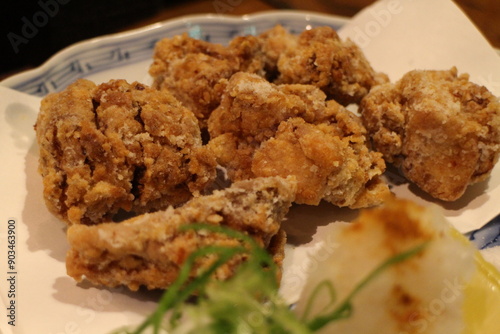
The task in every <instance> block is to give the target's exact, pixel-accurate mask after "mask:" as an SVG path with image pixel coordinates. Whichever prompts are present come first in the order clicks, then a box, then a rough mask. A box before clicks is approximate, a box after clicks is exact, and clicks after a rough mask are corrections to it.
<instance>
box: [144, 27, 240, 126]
mask: <svg viewBox="0 0 500 334" xmlns="http://www.w3.org/2000/svg"><path fill="white" fill-rule="evenodd" d="M239 66H240V62H239V59H238V57H237V56H236V54H235V52H233V51H231V50H230V49H228V48H227V47H224V46H222V45H219V44H214V43H209V42H206V41H202V40H197V39H194V38H191V37H189V36H188V35H187V34H183V35H178V36H174V37H172V38H165V39H162V40H160V41H159V42H158V43H157V44H156V46H155V51H154V55H153V63H152V64H151V66H150V68H149V74H150V75H151V76H152V77H153V79H154V83H153V87H154V88H157V89H160V90H166V91H169V92H171V93H172V94H173V95H174V96H175V97H176V98H177V99H178V100H179V101H181V102H182V103H183V104H184V105H185V106H186V107H187V108H188V109H190V110H191V111H193V112H194V114H195V116H196V117H197V118H198V120H199V121H200V126H201V127H202V128H204V127H205V122H206V119H207V118H208V116H209V115H210V113H211V112H212V110H213V109H215V108H216V107H217V106H218V105H219V103H220V95H221V90H222V89H223V87H224V79H228V78H230V77H231V75H233V74H234V73H235V72H237V71H238V69H239Z"/></svg>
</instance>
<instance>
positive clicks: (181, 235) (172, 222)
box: [66, 177, 296, 290]
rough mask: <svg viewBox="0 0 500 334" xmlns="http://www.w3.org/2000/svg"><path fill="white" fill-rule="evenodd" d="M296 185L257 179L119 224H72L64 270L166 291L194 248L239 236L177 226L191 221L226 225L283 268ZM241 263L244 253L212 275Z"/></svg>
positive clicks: (203, 263)
mask: <svg viewBox="0 0 500 334" xmlns="http://www.w3.org/2000/svg"><path fill="white" fill-rule="evenodd" d="M295 190H296V184H295V181H294V180H293V179H292V178H288V179H283V178H280V177H271V178H257V179H253V180H249V181H241V182H237V183H234V184H233V185H232V186H231V187H230V188H226V189H224V190H216V191H215V192H214V193H213V194H212V195H207V196H200V197H197V198H194V199H192V200H191V201H189V202H188V203H186V204H185V205H184V206H182V207H179V208H177V209H174V208H172V207H170V208H168V209H167V210H166V211H158V212H155V213H151V214H145V215H142V216H138V217H134V218H132V219H130V220H127V221H123V222H121V223H107V224H100V225H94V226H85V225H73V226H71V227H70V228H69V229H68V240H69V243H70V245H71V249H70V251H69V252H68V254H67V259H66V266H67V272H68V275H70V276H71V277H73V278H74V279H75V280H77V281H81V280H83V279H84V278H85V279H87V280H89V281H90V282H92V283H94V284H96V285H104V286H108V287H115V286H118V285H125V286H127V287H128V288H129V289H131V290H137V289H138V288H139V287H140V286H146V287H147V288H148V289H155V288H161V289H163V288H168V287H169V286H170V285H171V284H172V282H173V281H174V280H175V279H176V277H177V275H178V273H179V269H180V267H181V266H182V264H183V263H184V261H185V260H186V258H187V257H188V256H189V255H190V254H191V253H192V252H193V251H195V250H197V249H200V248H202V247H204V246H208V245H218V246H238V245H240V243H241V242H242V241H240V240H237V239H235V238H232V237H229V236H227V235H223V234H217V233H209V232H207V231H205V232H204V231H199V232H196V231H194V230H189V231H180V230H179V228H180V227H181V226H184V225H186V224H192V223H206V224H211V225H220V226H227V227H229V228H232V229H234V230H237V231H241V232H244V233H245V234H248V235H249V236H251V237H253V238H254V239H255V240H256V241H257V243H258V244H259V245H261V246H262V247H264V248H266V249H267V250H268V251H269V252H270V253H271V254H272V255H273V258H274V260H275V262H276V263H277V264H278V266H281V264H282V261H283V256H284V244H285V241H286V235H285V233H284V231H283V230H281V221H282V219H283V218H284V217H285V215H286V213H287V212H288V209H289V207H290V205H291V202H292V201H293V199H294V197H295ZM213 260H214V257H213V256H206V257H203V258H201V259H200V260H199V261H198V262H197V263H196V266H195V268H194V269H193V271H192V272H191V277H195V276H196V274H197V272H199V270H200V269H201V268H205V267H207V266H208V265H210V263H212V261H213ZM241 261H244V257H242V256H238V257H237V258H234V259H232V261H231V262H230V263H229V264H227V265H225V266H223V267H222V268H221V269H220V270H219V271H217V272H216V278H218V279H226V278H228V277H230V276H231V275H232V273H233V269H234V267H235V266H236V265H237V264H238V263H241Z"/></svg>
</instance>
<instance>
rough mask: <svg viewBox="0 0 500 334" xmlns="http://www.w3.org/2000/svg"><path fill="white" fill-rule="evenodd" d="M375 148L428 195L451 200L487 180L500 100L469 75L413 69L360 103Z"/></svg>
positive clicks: (499, 139) (499, 136) (497, 141)
mask: <svg viewBox="0 0 500 334" xmlns="http://www.w3.org/2000/svg"><path fill="white" fill-rule="evenodd" d="M360 111H361V113H362V117H363V121H364V124H365V125H366V127H367V129H368V131H369V132H370V135H371V137H372V140H373V143H374V148H375V149H377V150H379V151H380V152H382V153H383V154H384V158H385V159H386V160H387V161H389V162H392V163H394V164H395V165H396V166H400V167H401V169H402V172H403V174H404V175H405V176H406V177H407V178H408V179H409V180H411V181H413V182H415V184H417V185H418V186H419V187H420V188H421V189H423V190H424V191H426V192H427V193H429V194H430V195H431V196H433V197H435V198H438V199H441V200H445V201H453V200H456V199H458V198H459V197H461V196H462V195H463V193H464V192H465V190H466V188H467V186H468V185H469V184H471V183H475V182H479V181H482V180H484V179H486V178H487V177H488V175H489V173H490V172H491V170H492V169H493V166H494V165H495V163H496V162H497V160H498V155H499V153H500V103H499V102H498V100H497V98H496V97H494V96H493V95H492V94H491V93H490V92H489V91H488V90H487V89H486V88H485V87H481V86H478V85H476V84H474V83H471V82H469V80H468V76H467V75H461V76H458V74H457V70H456V68H453V69H451V70H449V71H411V72H409V73H407V74H406V75H405V76H404V77H403V78H402V79H401V80H400V81H399V82H398V83H396V84H386V85H382V86H379V87H376V88H374V90H373V91H372V92H371V93H370V94H369V95H368V96H367V97H366V98H365V99H364V100H363V101H362V103H361V106H360Z"/></svg>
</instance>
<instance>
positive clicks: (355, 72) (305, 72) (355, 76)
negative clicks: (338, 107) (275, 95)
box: [276, 27, 388, 105]
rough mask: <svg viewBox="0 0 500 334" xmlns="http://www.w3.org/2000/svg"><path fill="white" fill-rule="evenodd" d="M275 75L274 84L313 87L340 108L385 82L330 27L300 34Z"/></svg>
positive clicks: (355, 47) (360, 52)
mask: <svg viewBox="0 0 500 334" xmlns="http://www.w3.org/2000/svg"><path fill="white" fill-rule="evenodd" d="M278 71H279V77H278V79H277V82H276V83H280V84H283V83H287V84H290V83H300V84H310V85H314V86H316V87H319V88H320V89H321V90H323V91H324V92H325V93H326V94H327V96H328V98H331V99H334V100H336V101H337V102H339V103H341V104H343V105H348V104H350V103H359V101H360V100H361V99H362V98H363V96H365V95H366V94H367V93H368V92H369V91H370V89H371V88H372V87H373V86H376V85H378V84H381V83H385V82H387V81H388V78H387V76H386V75H385V74H381V73H377V72H375V71H374V70H373V68H372V67H371V66H370V64H369V62H368V60H367V59H366V57H365V56H364V54H363V52H362V51H361V49H359V47H358V46H357V45H356V44H355V43H353V42H352V41H351V40H345V41H342V40H341V39H340V38H339V36H338V35H337V33H336V32H335V30H333V29H332V28H330V27H318V28H313V29H310V30H305V31H303V32H302V33H301V34H300V35H299V37H298V41H297V45H296V46H295V47H292V48H287V49H286V51H285V52H284V53H283V54H282V56H281V57H279V60H278Z"/></svg>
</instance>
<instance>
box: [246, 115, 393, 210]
mask: <svg viewBox="0 0 500 334" xmlns="http://www.w3.org/2000/svg"><path fill="white" fill-rule="evenodd" d="M338 132H339V131H338V127H337V125H334V124H326V123H322V124H310V123H306V122H305V121H304V120H303V119H302V118H291V119H289V120H287V121H284V122H282V123H281V124H280V126H279V128H278V131H277V133H276V136H275V137H274V138H271V139H269V140H267V141H265V142H263V143H262V145H261V146H260V147H259V148H257V149H256V150H255V153H254V156H253V159H252V172H253V174H254V175H255V176H257V177H259V176H275V175H279V176H287V175H295V176H296V178H297V182H298V184H297V187H298V189H297V198H296V202H297V203H305V204H313V205H317V204H319V202H320V201H321V200H322V199H324V200H326V201H328V202H330V203H333V204H335V205H337V206H341V207H343V206H348V207H350V208H362V207H367V206H373V205H376V204H380V203H381V202H382V201H383V200H384V199H385V198H386V197H387V196H388V195H389V189H388V187H387V185H386V184H385V183H384V182H383V181H382V179H381V178H380V176H381V174H382V173H383V171H384V170H385V164H384V161H383V159H382V157H381V155H380V154H378V153H375V152H370V151H369V150H368V148H367V147H366V145H364V144H355V143H352V142H350V140H349V138H346V137H344V138H343V135H339V134H338Z"/></svg>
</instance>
